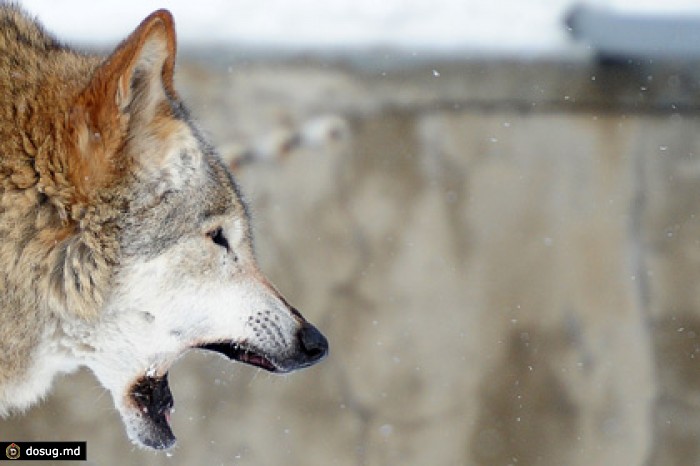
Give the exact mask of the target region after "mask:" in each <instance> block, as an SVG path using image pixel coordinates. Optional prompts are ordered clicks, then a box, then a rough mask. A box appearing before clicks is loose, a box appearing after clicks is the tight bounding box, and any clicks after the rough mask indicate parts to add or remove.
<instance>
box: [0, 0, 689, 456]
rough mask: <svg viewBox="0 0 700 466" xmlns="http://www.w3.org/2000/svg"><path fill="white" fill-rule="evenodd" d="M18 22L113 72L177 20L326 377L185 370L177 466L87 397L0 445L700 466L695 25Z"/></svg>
mask: <svg viewBox="0 0 700 466" xmlns="http://www.w3.org/2000/svg"><path fill="white" fill-rule="evenodd" d="M21 3H22V4H23V5H24V6H25V8H26V9H28V10H29V11H30V12H32V13H34V14H36V15H38V17H39V18H40V20H41V21H42V22H43V23H44V24H45V26H46V27H47V28H48V29H49V30H51V31H53V32H55V33H56V34H57V35H58V36H59V37H60V38H62V39H64V40H66V41H68V42H69V43H71V44H75V45H76V46H79V47H82V48H89V49H95V50H100V51H108V50H109V49H110V48H111V47H113V46H114V45H115V44H116V43H117V42H118V41H119V40H121V39H122V38H124V37H125V36H126V35H127V34H128V33H129V32H130V31H131V30H132V29H133V28H134V27H135V26H136V25H137V24H138V23H139V22H140V21H141V20H142V19H143V18H144V17H145V16H146V15H147V14H148V13H150V12H151V11H153V10H155V9H157V8H160V7H167V8H170V9H171V11H172V12H173V14H174V15H175V19H176V23H177V29H178V34H179V47H180V49H179V56H178V70H177V75H176V85H177V87H178V89H179V90H180V92H181V94H182V96H183V98H184V100H185V101H186V102H187V103H188V104H189V106H190V107H191V109H192V113H193V114H194V115H195V116H196V118H197V119H198V121H199V122H200V124H201V126H202V127H203V128H204V130H205V131H206V132H207V133H208V134H209V137H210V138H211V140H212V141H213V142H215V143H216V145H217V146H218V147H219V148H220V150H221V153H222V156H223V157H224V158H225V159H226V160H227V162H229V163H230V164H231V166H232V168H234V169H235V172H236V176H237V179H238V180H239V183H240V185H241V187H242V189H243V191H244V193H245V194H246V196H247V199H248V200H249V202H250V204H251V206H252V211H253V213H254V226H255V231H256V245H257V250H258V255H259V258H260V261H261V265H262V268H263V270H264V271H265V272H266V273H267V274H268V276H269V277H270V278H271V279H272V281H273V282H274V283H275V284H276V285H277V286H278V287H279V288H280V290H281V291H282V292H283V293H284V294H285V295H286V296H287V298H288V299H289V300H290V301H291V302H292V303H294V305H295V306H296V307H298V308H299V309H300V310H301V311H302V312H303V313H304V315H305V316H306V317H307V318H308V319H309V320H310V321H312V322H314V323H315V324H317V325H318V327H320V328H321V329H322V330H323V331H324V333H325V334H326V335H327V336H328V338H329V340H330V343H331V355H330V357H329V358H328V359H327V360H326V361H325V362H324V363H322V364H320V365H318V366H315V367H313V368H311V369H309V370H306V371H302V372H299V373H294V374H292V375H289V376H286V377H276V376H270V375H268V374H267V373H264V372H260V371H257V370H254V369H251V368H248V367H243V366H241V365H234V364H230V363H229V362H227V361H225V360H223V359H221V358H218V357H216V356H214V355H207V354H198V353H191V354H188V355H187V356H186V357H184V358H183V359H182V360H181V361H180V362H179V363H178V364H177V365H176V366H175V367H174V368H173V370H172V372H171V376H170V381H171V388H172V390H173V394H174V397H175V404H176V412H175V414H174V415H173V425H174V430H175V434H176V435H177V436H178V438H179V443H178V447H177V448H176V449H175V450H174V451H172V452H170V453H168V454H167V455H166V454H163V453H160V454H154V453H152V452H144V451H141V450H138V449H136V448H135V447H133V446H132V445H131V444H130V443H129V442H128V441H127V439H126V436H125V434H124V430H123V427H122V425H121V421H120V419H119V416H118V415H117V413H116V411H114V409H113V407H112V400H111V398H110V396H109V395H108V394H107V393H105V392H104V390H103V389H102V388H100V387H99V385H98V383H97V382H96V380H95V379H94V378H93V377H92V375H91V374H89V373H87V372H79V373H77V374H73V375H70V376H66V377H63V378H61V379H60V380H58V381H57V382H56V384H55V389H54V390H53V392H52V394H51V395H50V396H49V397H48V398H47V399H46V401H45V402H44V403H42V404H41V405H39V406H37V407H34V408H33V409H31V410H30V411H29V412H28V413H26V414H25V415H23V416H15V417H12V418H9V419H6V420H2V421H0V438H3V439H6V440H22V441H26V440H86V441H87V442H88V443H87V445H88V458H89V461H88V464H96V465H97V464H99V465H117V464H119V465H123V464H134V465H140V464H143V465H146V464H148V465H153V464H163V465H193V464H207V465H218V464H240V465H290V466H291V465H300V466H301V465H398V464H400V465H543V466H544V465H547V466H549V465H551V466H560V465H581V466H583V465H611V466H612V465H615V466H619V465H647V466H652V465H654V466H656V465H669V466H671V465H674V466H675V465H677V466H687V465H691V464H700V442H699V438H698V437H699V435H700V287H698V285H697V284H698V282H700V213H699V210H700V131H699V128H700V125H699V123H700V121H698V116H699V115H700V85H699V84H700V68H699V67H698V65H700V5H699V4H698V2H697V1H696V0H686V1H664V2H661V1H651V0H648V1H639V0H601V1H583V2H574V1H571V0H530V1H527V2H523V1H518V0H384V1H382V2H379V1H376V0H373V1H369V0H325V1H320V0H317V1H312V0H304V1H302V0H297V1H295V2H288V1H283V0H269V1H265V2H259V1H253V0H233V1H224V0H220V1H204V0H201V1H198V2H192V1H191V0H188V1H172V2H168V1H161V2H154V1H150V0H149V1H141V2H138V3H137V2H132V3H127V2H116V1H109V2H93V1H87V0H84V1H78V0H72V1H49V0H31V1H30V0H27V1H23V2H21ZM61 464H65V463H61Z"/></svg>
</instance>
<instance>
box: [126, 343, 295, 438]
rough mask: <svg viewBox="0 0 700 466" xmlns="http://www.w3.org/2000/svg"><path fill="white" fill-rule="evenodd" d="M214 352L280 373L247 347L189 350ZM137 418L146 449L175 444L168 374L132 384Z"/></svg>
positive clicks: (214, 346)
mask: <svg viewBox="0 0 700 466" xmlns="http://www.w3.org/2000/svg"><path fill="white" fill-rule="evenodd" d="M193 348H194V349H202V350H207V351H214V352H216V353H219V354H222V355H224V356H226V357H227V358H229V359H233V360H235V361H239V362H242V363H245V364H249V365H251V366H254V367H258V368H261V369H265V370H267V371H270V372H282V370H281V369H279V368H278V366H276V365H275V364H274V363H273V362H272V361H271V360H270V359H269V358H268V357H266V356H264V355H263V354H262V353H261V352H260V351H258V350H255V349H254V348H252V347H251V346H249V345H246V344H243V343H236V342H233V341H220V342H213V343H204V344H200V345H197V346H194V347H193ZM129 395H130V398H131V400H132V402H133V404H134V405H135V406H136V408H137V410H138V412H139V415H140V417H141V418H142V419H143V421H144V422H145V423H146V425H147V428H146V429H144V430H143V431H142V432H143V434H142V436H141V441H142V442H143V443H144V444H145V445H146V446H148V447H151V448H154V449H157V450H163V449H168V448H170V447H172V446H173V445H174V444H175V435H174V434H173V431H172V427H171V426H170V414H171V412H172V408H173V405H174V401H173V396H172V393H171V392H170V386H169V384H168V373H167V372H166V373H165V374H164V375H162V376H158V375H150V374H147V375H144V376H142V377H140V378H139V379H137V380H136V382H135V383H134V384H133V385H132V387H131V389H130V391H129Z"/></svg>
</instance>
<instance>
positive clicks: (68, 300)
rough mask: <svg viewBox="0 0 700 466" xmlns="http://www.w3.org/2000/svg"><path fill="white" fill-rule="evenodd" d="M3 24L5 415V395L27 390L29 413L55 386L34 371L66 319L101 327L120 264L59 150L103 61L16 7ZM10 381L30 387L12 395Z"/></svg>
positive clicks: (0, 267)
mask: <svg viewBox="0 0 700 466" xmlns="http://www.w3.org/2000/svg"><path fill="white" fill-rule="evenodd" d="M0 24H2V25H3V27H2V28H0V121H1V122H2V123H1V124H0V319H1V321H2V325H1V326H0V414H2V413H3V411H7V409H8V408H10V407H8V406H6V405H3V404H2V401H3V399H5V398H6V397H5V396H4V395H3V393H6V392H7V391H8V390H19V391H21V390H26V396H25V397H19V398H21V399H23V400H25V401H23V402H22V403H19V404H18V406H19V407H22V406H23V405H25V404H28V403H29V402H30V401H31V400H32V399H35V398H36V397H37V396H40V394H41V392H42V390H43V388H41V387H44V386H45V385H46V386H47V384H48V383H50V379H51V377H52V375H51V374H52V373H53V372H55V370H54V369H51V368H50V367H48V366H47V367H42V368H37V367H36V366H35V361H37V360H38V359H39V358H38V357H37V352H38V351H46V348H43V349H41V347H42V345H43V343H42V344H40V342H42V341H45V340H44V338H45V336H46V332H49V331H50V329H51V328H53V327H55V325H56V321H57V317H58V316H59V315H62V316H63V317H68V318H72V319H83V318H85V319H89V318H94V316H95V315H96V314H97V312H98V311H99V308H100V307H101V304H102V301H103V294H104V290H105V289H106V283H107V281H108V278H109V277H108V276H107V272H106V271H107V270H108V267H106V265H105V263H106V261H108V260H110V259H109V258H110V256H113V254H110V253H109V248H108V246H109V245H105V242H104V241H101V242H98V241H97V239H96V235H95V234H94V233H93V231H94V228H91V226H90V225H89V222H87V223H86V221H85V218H86V217H85V216H86V215H87V214H86V213H85V212H84V211H80V209H77V208H76V207H75V205H74V204H73V202H72V199H73V196H74V191H75V189H74V187H73V186H71V182H70V180H69V179H68V177H67V167H68V163H67V162H68V155H67V153H66V150H65V144H64V142H63V141H62V140H61V138H62V137H63V134H64V133H65V131H66V125H67V118H68V115H69V112H70V102H72V100H73V98H74V97H75V95H77V93H78V92H80V90H81V89H82V88H83V87H84V86H85V85H86V83H87V82H88V80H89V79H90V76H91V74H92V71H93V70H94V69H95V68H96V66H97V65H98V59H97V58H92V57H86V56H83V55H79V54H75V53H69V52H68V51H67V50H65V49H63V48H62V46H60V45H59V44H57V43H56V42H55V41H54V39H53V38H51V37H50V36H48V35H47V34H45V33H44V32H43V31H41V30H40V29H39V28H38V27H37V26H36V24H35V23H34V22H33V21H30V20H27V19H26V18H24V17H23V16H22V15H21V14H19V13H18V12H17V11H16V10H15V9H13V8H12V7H7V6H0ZM18 37H19V38H21V39H22V40H17V38H18ZM58 58H60V60H59V59H58ZM58 64H60V66H58ZM66 64H68V65H66ZM48 109H51V110H50V112H49V110H48ZM106 248H107V249H106ZM41 359H42V360H46V358H41ZM54 365H56V366H57V367H58V366H60V364H59V363H58V362H56V364H52V365H50V366H51V367H53V366H54ZM52 371H53V372H52ZM30 373H31V374H32V376H31V377H30V375H29V374H30ZM37 377H38V378H37ZM8 380H21V381H23V382H22V383H21V384H20V385H19V386H18V385H15V386H14V388H13V387H10V386H8V384H7V382H8Z"/></svg>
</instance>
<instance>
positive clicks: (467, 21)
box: [20, 0, 700, 54]
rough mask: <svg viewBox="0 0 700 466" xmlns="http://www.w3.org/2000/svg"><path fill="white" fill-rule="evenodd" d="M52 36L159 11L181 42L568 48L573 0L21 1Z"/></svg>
mask: <svg viewBox="0 0 700 466" xmlns="http://www.w3.org/2000/svg"><path fill="white" fill-rule="evenodd" d="M20 3H21V4H22V5H23V6H24V7H25V8H26V9H27V10H29V11H30V12H31V13H33V14H35V15H37V16H38V17H39V18H40V19H41V21H42V22H43V23H44V24H45V25H46V27H47V28H48V29H49V30H50V31H53V32H54V33H56V34H57V35H58V36H59V37H60V38H62V39H64V40H68V41H71V42H82V43H87V42H90V43H97V44H106V43H115V42H117V41H119V40H121V39H122V38H124V37H125V35H126V34H128V32H130V31H131V30H132V29H133V28H134V27H135V26H136V25H137V24H138V23H139V22H140V21H141V20H142V19H143V18H144V17H145V16H146V15H147V14H148V13H150V12H152V11H154V10H156V9H158V8H163V7H165V8H168V9H170V10H171V11H172V12H173V14H174V15H175V20H176V22H177V31H178V37H179V40H180V42H181V43H182V44H190V45H192V44H212V43H225V44H230V45H237V46H258V47H270V48H296V49H298V48H302V49H309V48H311V49H321V50H323V49H337V48H346V49H347V48H368V47H370V48H376V47H393V48H401V49H405V50H406V49H407V50H411V49H415V50H418V49H439V50H442V51H447V52H449V51H472V52H485V53H521V54H551V53H562V52H567V51H569V50H571V49H572V48H573V47H574V45H573V42H572V40H571V39H570V38H569V36H568V35H567V33H566V30H565V27H564V25H563V17H564V15H565V14H566V12H567V11H568V10H569V9H570V8H571V7H572V6H573V5H575V4H577V3H581V2H580V1H577V0H170V1H164V0H161V1H155V0H141V1H138V2H137V1H135V0H132V1H124V0H122V1H116V0H108V1H95V0H22V1H21V2H20ZM587 3H589V4H595V5H599V6H603V7H612V8H615V9H618V10H628V11H635V12H644V13H662V14H669V13H671V14H674V13H675V14H698V15H700V2H699V1H698V0H663V1H662V0H593V1H592V0H588V1H587Z"/></svg>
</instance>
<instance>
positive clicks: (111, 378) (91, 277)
mask: <svg viewBox="0 0 700 466" xmlns="http://www.w3.org/2000/svg"><path fill="white" fill-rule="evenodd" d="M174 61H175V32H174V27H173V20H172V17H171V15H170V14H169V13H168V12H166V11H158V12H155V13H153V14H152V15H150V16H149V17H148V18H146V19H145V20H144V21H143V22H142V23H141V25H140V26H139V27H138V28H137V29H136V30H135V31H134V32H133V33H132V34H131V35H130V36H129V37H128V38H127V39H126V40H125V41H124V42H122V43H121V44H120V45H119V46H118V47H117V48H116V50H115V51H114V52H113V53H112V54H111V55H110V56H109V57H108V58H107V59H106V60H104V61H103V62H102V63H101V64H99V65H98V66H97V67H96V68H95V70H94V72H93V74H92V76H91V77H89V79H87V80H86V81H87V84H86V85H85V86H81V90H80V91H79V92H77V93H76V95H75V96H74V98H72V101H71V104H70V106H69V110H68V111H67V115H66V119H65V125H66V126H65V134H66V139H65V141H64V143H63V149H62V151H64V152H65V153H66V154H67V155H66V156H65V157H63V158H56V160H53V161H52V160H51V159H50V158H49V159H48V161H47V162H45V163H44V164H43V165H42V164H41V163H39V164H38V165H39V166H38V170H39V172H40V173H41V174H42V177H41V180H42V181H40V183H39V191H40V192H41V193H42V194H41V195H43V196H47V197H48V199H49V200H50V202H52V203H54V204H55V205H56V206H57V207H58V208H59V210H61V209H63V211H62V213H61V216H62V217H64V218H66V219H69V220H70V219H72V220H73V221H72V222H71V221H68V222H64V223H65V224H67V225H71V226H69V227H68V228H71V230H70V231H68V232H66V233H65V238H62V239H61V241H60V242H59V244H58V246H57V247H56V248H54V250H52V253H51V254H54V255H56V257H57V261H58V263H60V264H61V265H60V266H58V267H55V268H54V269H53V270H52V271H51V272H50V274H49V275H50V277H49V279H50V280H51V286H50V288H51V290H52V291H51V293H52V295H51V302H52V303H53V306H54V308H55V312H56V314H57V315H61V316H62V319H61V325H60V331H61V332H62V334H63V335H65V338H63V342H64V343H62V345H63V346H62V348H63V349H64V350H65V351H67V352H69V353H70V354H71V357H72V358H74V359H75V360H76V361H77V362H78V363H79V364H84V365H86V366H88V367H89V368H90V369H91V370H92V371H93V372H94V373H95V374H96V376H97V378H98V379H99V380H100V382H101V383H102V384H103V385H104V386H105V387H106V388H107V389H108V390H109V391H110V392H111V394H112V396H113V398H114V402H115V405H116V407H117V409H118V410H119V412H120V414H121V416H122V418H123V420H124V423H125V425H126V428H127V432H128V435H129V437H130V438H131V439H132V441H134V442H135V443H137V444H139V445H142V446H146V447H151V448H156V449H163V448H169V447H171V446H172V445H173V444H174V441H175V437H174V435H173V433H172V430H171V429H170V424H169V418H170V408H171V407H172V403H173V402H172V397H171V394H170V390H169V387H168V379H167V374H168V369H169V368H170V366H171V365H172V364H173V362H174V361H175V360H176V359H177V358H178V357H179V356H180V355H182V354H183V353H184V352H185V351H187V350H189V349H192V348H198V349H205V350H211V351H215V352H218V353H221V354H223V355H225V356H227V357H228V358H230V359H233V360H236V361H240V362H243V363H247V364H250V365H253V366H257V367H260V368H262V369H265V370H268V371H270V372H275V373H284V372H289V371H293V370H296V369H299V368H303V367H306V366H309V365H312V364H314V363H316V362H318V361H319V360H321V359H322V358H323V357H324V356H325V355H326V354H327V351H328V343H327V341H326V339H325V338H324V337H323V335H321V333H319V331H318V330H316V328H315V327H313V326H312V325H311V324H309V323H308V322H307V321H306V320H304V318H303V317H302V316H301V314H300V313H299V312H298V311H297V310H296V309H294V308H293V307H292V306H290V305H289V304H288V303H287V302H286V301H285V299H284V298H283V297H282V295H281V294H280V293H279V292H278V291H277V290H276V289H275V288H274V287H273V286H272V285H271V284H270V282H268V281H267V279H266V278H265V277H264V276H263V274H262V273H261V272H260V270H259V268H258V266H257V264H256V261H255V258H254V255H253V250H252V242H251V241H252V240H251V231H250V226H249V223H248V214H247V210H246V206H245V204H244V203H243V201H242V200H241V196H240V195H239V193H238V190H237V187H236V184H235V183H234V180H233V178H232V176H231V174H230V173H229V171H228V170H227V168H226V167H225V166H224V165H223V164H222V162H221V160H220V159H219V157H218V155H217V154H216V152H215V150H214V149H213V148H212V147H211V146H210V145H209V144H208V143H207V142H206V141H205V140H204V138H203V137H202V135H201V134H200V133H199V132H198V130H197V128H196V127H195V126H194V125H193V123H192V122H191V121H190V119H189V117H188V112H187V110H186V109H185V108H184V107H183V105H182V103H181V102H180V100H179V98H178V96H177V93H176V91H175V89H174V86H173V71H174ZM57 165H62V166H60V167H59V168H57ZM59 177H63V178H66V179H67V180H68V181H67V185H68V186H70V189H63V190H61V189H59V188H58V187H57V186H61V183H58V182H57V181H56V180H57V178H59ZM47 180H48V181H47ZM51 180H53V181H51ZM50 181H51V182H50ZM64 184H66V183H64ZM61 199H63V201H61Z"/></svg>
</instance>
